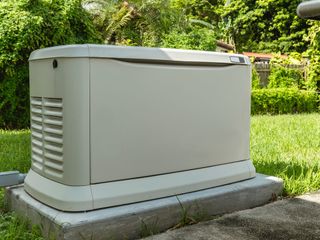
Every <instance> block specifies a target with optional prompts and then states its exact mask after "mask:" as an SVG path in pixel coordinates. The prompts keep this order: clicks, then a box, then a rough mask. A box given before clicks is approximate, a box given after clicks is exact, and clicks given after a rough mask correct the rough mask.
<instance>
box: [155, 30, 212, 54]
mask: <svg viewBox="0 0 320 240" xmlns="http://www.w3.org/2000/svg"><path fill="white" fill-rule="evenodd" d="M215 39H216V37H215V32H214V31H213V30H211V29H209V28H193V29H192V30H191V31H189V32H179V31H172V32H171V33H169V34H166V35H164V37H163V40H162V44H161V47H167V48H181V49H193V50H207V51H214V50H215V49H216V41H215Z"/></svg>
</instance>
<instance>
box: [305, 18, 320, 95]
mask: <svg viewBox="0 0 320 240" xmlns="http://www.w3.org/2000/svg"><path fill="white" fill-rule="evenodd" d="M308 40H309V41H310V48H309V49H308V50H307V51H306V54H307V55H308V56H309V58H310V64H309V69H308V79H307V82H306V86H307V88H308V89H313V90H317V91H320V23H319V22H313V23H312V26H311V27H310V29H309V32H308Z"/></svg>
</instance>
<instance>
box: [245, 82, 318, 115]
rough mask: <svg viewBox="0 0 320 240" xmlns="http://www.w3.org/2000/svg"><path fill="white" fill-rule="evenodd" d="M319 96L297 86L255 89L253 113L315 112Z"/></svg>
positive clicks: (252, 96)
mask: <svg viewBox="0 0 320 240" xmlns="http://www.w3.org/2000/svg"><path fill="white" fill-rule="evenodd" d="M318 110H319V96H318V94H317V93H316V92H314V91H305V90H298V89H297V88H273V89H268V88H266V89H254V90H252V93H251V113H252V114H283V113H302V112H315V111H318Z"/></svg>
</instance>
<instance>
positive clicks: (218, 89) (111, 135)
mask: <svg viewBox="0 0 320 240" xmlns="http://www.w3.org/2000/svg"><path fill="white" fill-rule="evenodd" d="M90 66H91V72H90V74H91V88H90V89H91V101H90V106H91V107H90V111H91V122H90V128H91V131H90V134H91V136H90V137H91V182H92V183H102V182H109V181H118V180H123V179H132V178H139V177H145V176H153V175H159V174H166V173H172V172H180V171H186V170H192V169H199V168H205V167H212V166H216V165H221V164H228V163H232V162H237V161H243V160H248V159H250V156H249V132H250V129H249V128H250V123H249V121H250V66H249V65H229V66H221V65H217V66H181V65H168V64H145V63H133V62H123V61H118V60H112V59H94V58H92V59H91V60H90ZM245 170H246V171H248V176H249V175H250V174H249V169H247V168H246V169H245Z"/></svg>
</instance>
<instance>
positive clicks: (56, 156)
mask: <svg viewBox="0 0 320 240" xmlns="http://www.w3.org/2000/svg"><path fill="white" fill-rule="evenodd" d="M62 110H63V104H62V99H61V98H44V97H31V150H32V167H33V169H34V170H35V171H37V172H41V173H42V174H43V175H45V176H48V177H51V178H54V179H62V177H63V114H62V112H63V111H62Z"/></svg>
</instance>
